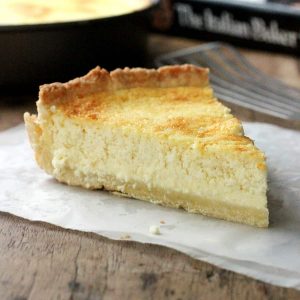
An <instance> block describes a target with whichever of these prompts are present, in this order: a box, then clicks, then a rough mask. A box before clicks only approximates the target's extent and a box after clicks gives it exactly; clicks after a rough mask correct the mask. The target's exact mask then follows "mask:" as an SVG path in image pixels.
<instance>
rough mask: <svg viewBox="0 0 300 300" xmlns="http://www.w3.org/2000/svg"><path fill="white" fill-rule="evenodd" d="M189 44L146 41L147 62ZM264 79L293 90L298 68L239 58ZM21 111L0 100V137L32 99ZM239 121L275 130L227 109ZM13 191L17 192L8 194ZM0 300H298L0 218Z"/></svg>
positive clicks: (96, 239) (150, 249) (154, 255)
mask: <svg viewBox="0 0 300 300" xmlns="http://www.w3.org/2000/svg"><path fill="white" fill-rule="evenodd" d="M196 43H197V41H193V40H185V39H179V38H167V37H163V36H159V35H153V36H152V37H151V39H150V52H151V53H152V55H157V54H159V53H163V52H167V51H170V50H174V49H178V48H183V47H186V46H192V45H195V44H196ZM243 52H244V54H245V55H246V56H247V57H248V59H249V60H250V61H251V62H252V63H254V64H255V65H256V66H258V67H259V68H261V69H262V70H264V71H265V72H266V73H268V74H270V75H273V76H275V77H277V78H279V79H282V80H283V81H286V82H287V83H289V84H292V85H294V86H296V87H300V75H299V73H300V71H299V62H298V61H297V60H296V59H294V58H291V57H288V56H284V55H278V54H267V53H263V52H257V51H243ZM27 99H28V101H25V100H24V103H23V104H13V103H12V102H11V101H12V99H11V98H10V97H8V98H7V99H3V98H2V99H0V100H1V101H0V129H1V130H3V129H5V128H9V127H11V126H13V125H16V124H18V123H20V122H22V115H23V112H24V111H25V110H29V111H34V105H33V103H34V100H35V97H27ZM232 108H233V110H234V112H235V113H236V114H237V115H238V116H240V117H241V118H242V119H244V120H245V119H247V120H258V121H267V122H272V123H277V124H280V125H283V126H286V127H296V128H298V129H300V127H299V124H296V123H290V122H283V121H281V120H278V119H275V118H270V117H267V116H264V115H261V114H256V113H253V112H251V111H248V110H246V109H241V108H238V107H232ZM16 188H18V187H16ZM0 299H12V300H25V299H28V300H29V299H177V300H179V299H205V300H208V299H224V300H226V299H237V300H239V299H257V300H259V299H300V291H296V290H293V289H286V288H280V287H275V286H273V285H270V284H265V283H262V282H260V281H257V280H254V279H252V278H249V277H246V276H243V275H240V274H236V273H234V272H230V271H226V270H223V269H220V268H218V267H215V266H212V265H210V264H208V263H204V262H201V261H197V260H194V259H192V258H190V257H188V256H186V255H184V254H182V253H179V252H178V251H175V250H171V249H168V248H165V247H161V246H154V245H143V244H139V243H135V242H131V241H120V242H117V241H111V240H109V239H107V238H103V237H101V236H97V235H95V234H91V233H90V234H89V233H81V232H77V231H71V230H64V229H60V228H58V227H56V226H52V225H49V224H44V223H37V222H35V223H33V222H29V221H27V220H24V219H21V218H17V217H14V216H11V215H8V214H5V213H1V214H0Z"/></svg>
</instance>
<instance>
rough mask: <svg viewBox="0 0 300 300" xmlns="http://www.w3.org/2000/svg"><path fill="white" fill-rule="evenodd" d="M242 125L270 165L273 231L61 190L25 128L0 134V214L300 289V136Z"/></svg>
mask: <svg viewBox="0 0 300 300" xmlns="http://www.w3.org/2000/svg"><path fill="white" fill-rule="evenodd" d="M244 125H245V131H246V134H247V135H248V136H250V137H251V138H253V139H254V140H255V142H256V144H257V145H258V146H259V147H260V148H261V149H262V150H263V151H264V152H265V153H266V155H267V157H268V167H269V209H270V215H271V224H270V227H269V228H268V229H259V228H253V227H250V226H246V225H240V224H234V223H230V222H226V221H221V220H216V219H212V218H208V217H204V216H201V215H194V214H189V213H187V212H185V211H182V210H177V209H170V208H164V207H161V206H157V205H154V204H150V203H147V202H143V201H138V200H133V199H128V198H120V197H117V196H114V195H112V194H110V193H108V192H105V191H88V190H85V189H82V188H77V187H69V186H67V185H64V184H60V183H58V182H56V181H55V180H54V179H52V178H51V177H50V176H48V175H46V174H45V173H44V172H43V171H42V170H40V169H39V168H38V167H37V165H36V163H35V161H34V159H33V152H32V150H31V148H30V146H29V143H28V140H27V136H26V134H25V129H24V126H23V125H20V126H18V127H15V128H13V129H10V130H8V131H5V132H2V133H0V210H1V211H4V212H9V213H11V214H14V215H17V216H21V217H23V218H26V219H29V220H39V221H44V222H49V223H52V224H55V225H58V226H61V227H64V228H71V229H77V230H81V231H89V232H95V233H98V234H100V235H103V236H106V237H109V238H112V239H120V238H122V237H124V236H126V235H130V239H131V240H135V241H138V242H142V243H145V242H147V243H153V244H160V245H166V246H168V247H171V248H174V249H177V250H180V251H182V252H184V253H186V254H188V255H190V256H192V257H194V258H197V259H200V260H203V261H207V262H210V263H212V264H215V265H218V266H220V267H223V268H226V269H229V270H233V271H236V272H239V273H242V274H245V275H248V276H252V277H255V278H257V279H260V280H263V281H266V282H268V283H273V284H276V285H281V286H286V287H294V288H297V289H300V132H297V131H293V130H288V129H283V128H280V127H276V126H273V125H268V124H263V123H246V124H244ZM161 220H163V221H165V224H163V225H161V227H160V231H161V234H160V235H153V234H151V233H149V226H151V225H159V223H160V221H161Z"/></svg>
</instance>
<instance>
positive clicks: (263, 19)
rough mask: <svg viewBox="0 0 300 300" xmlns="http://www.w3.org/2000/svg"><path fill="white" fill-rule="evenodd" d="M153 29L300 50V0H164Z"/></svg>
mask: <svg viewBox="0 0 300 300" xmlns="http://www.w3.org/2000/svg"><path fill="white" fill-rule="evenodd" d="M153 25H154V28H155V29H156V30H159V31H163V32H166V33H169V34H173V35H179V36H184V37H191V38H196V39H199V40H219V41H226V42H229V43H231V44H235V45H238V46H246V47H249V48H260V49H265V50H270V51H278V52H287V53H291V54H295V55H299V54H300V2H295V1H288V2H280V3H279V2H266V1H264V0H225V1H220V0H174V1H168V0H163V1H162V2H161V8H160V10H159V11H158V12H156V14H155V16H154V19H153Z"/></svg>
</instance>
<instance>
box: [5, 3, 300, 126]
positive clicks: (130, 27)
mask: <svg viewBox="0 0 300 300" xmlns="http://www.w3.org/2000/svg"><path fill="white" fill-rule="evenodd" d="M298 7H300V6H298V2H297V1H272V2H268V1H265V0H226V1H219V0H173V1H172V0H161V1H159V0H86V1H84V0H68V1H58V0H52V1H48V2H45V1H39V0H0V66H1V72H0V128H4V127H7V126H11V124H15V123H18V122H20V120H21V118H22V117H21V112H22V113H23V111H24V110H30V111H32V110H34V102H35V101H36V98H37V94H38V87H39V85H41V84H44V83H49V82H56V81H67V80H69V79H72V78H74V77H78V76H81V75H84V74H86V73H87V72H88V71H89V70H90V69H92V68H94V67H95V66H96V65H100V66H101V67H104V68H106V69H108V70H112V69H114V68H118V67H121V68H122V67H126V66H129V67H157V66H158V64H159V63H158V62H159V61H160V62H161V61H163V60H160V57H161V55H163V56H165V55H169V54H171V55H172V52H173V51H175V50H182V49H187V48H189V47H194V46H199V45H200V46H201V45H203V44H204V43H206V42H208V41H217V42H225V43H227V44H231V45H233V46H234V47H236V49H237V50H238V51H239V52H240V53H242V55H243V56H245V58H246V59H247V61H248V62H249V63H251V64H253V66H254V67H256V68H258V69H260V70H261V71H263V72H264V73H265V74H266V75H271V76H272V77H275V78H277V79H280V80H282V81H283V82H285V83H287V84H288V85H290V86H294V87H300V86H299V61H298V56H299V53H300V50H299V37H300V32H299V31H300V9H299V8H298ZM197 51H198V50H197ZM196 54H197V53H196ZM185 59H186V57H180V63H185V62H190V61H185ZM230 61H231V62H232V61H233V60H232V59H231V58H230ZM170 62H171V60H168V63H170ZM177 63H178V61H177ZM213 63H215V62H213ZM198 64H200V65H201V64H205V60H203V59H202V61H201V62H199V63H198ZM206 65H207V64H206ZM208 66H211V65H209V64H208ZM292 94H293V93H292ZM299 95H300V94H299ZM295 97H296V98H297V97H298V94H297V93H296V96H295ZM295 97H294V98H295ZM225 98H226V97H225ZM221 100H222V99H221ZM225 100H226V99H225ZM227 100H228V99H227ZM229 100H230V99H229ZM225 102H226V101H225ZM229 106H231V107H232V108H233V109H235V104H234V103H232V102H230V101H229ZM238 107H240V105H238ZM244 108H245V107H244ZM246 108H247V107H246ZM16 111H19V113H17V112H16ZM241 111H243V105H242V107H241ZM245 111H246V114H251V111H252V110H251V109H250V110H249V107H248V108H247V109H246V110H245ZM1 124H2V125H1ZM3 124H6V125H3ZM8 124H10V125H8ZM1 126H2V127H1ZM3 126H4V127H3Z"/></svg>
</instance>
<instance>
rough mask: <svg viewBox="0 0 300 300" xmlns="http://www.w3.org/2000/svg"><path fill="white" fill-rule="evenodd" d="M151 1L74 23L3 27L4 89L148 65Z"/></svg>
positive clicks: (0, 82) (0, 65)
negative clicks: (136, 8) (97, 68)
mask: <svg viewBox="0 0 300 300" xmlns="http://www.w3.org/2000/svg"><path fill="white" fill-rule="evenodd" d="M157 4H158V1H155V0H153V1H151V3H150V4H149V6H147V7H146V8H143V9H142V10H139V11H135V12H132V13H127V14H124V15H119V16H113V17H106V18H99V19H91V20H84V21H74V22H61V23H51V24H37V25H13V26H0V91H1V92H5V93H6V91H9V92H10V93H11V92H19V91H22V92H24V91H25V90H26V91H32V90H33V89H34V90H36V88H37V86H38V85H40V84H43V83H48V82H53V81H66V80H68V79H70V78H73V77H75V76H79V75H83V74H85V73H86V72H87V71H88V70H90V69H92V68H93V67H95V66H96V65H100V66H101V67H104V68H107V69H108V70H110V69H114V68H117V67H125V66H143V65H144V64H145V55H146V46H147V31H148V25H149V21H150V12H151V10H152V9H154V8H155V7H156V6H157Z"/></svg>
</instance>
